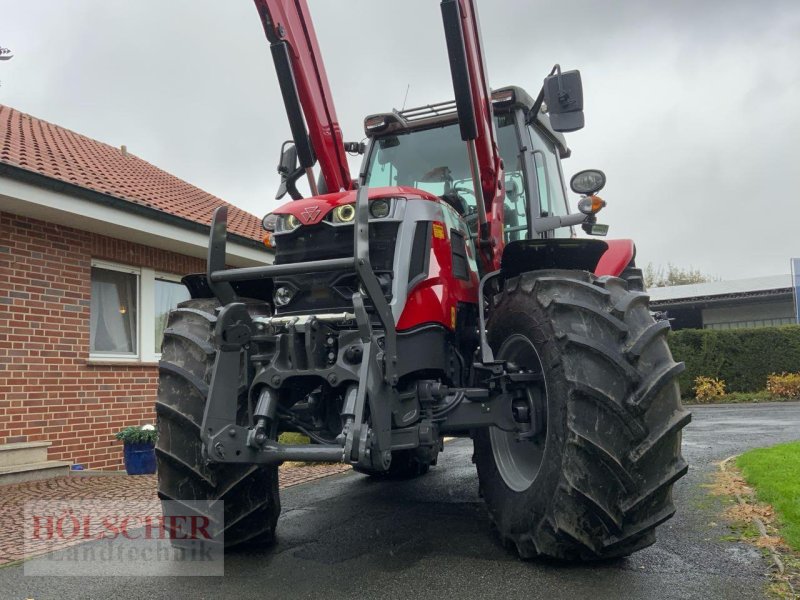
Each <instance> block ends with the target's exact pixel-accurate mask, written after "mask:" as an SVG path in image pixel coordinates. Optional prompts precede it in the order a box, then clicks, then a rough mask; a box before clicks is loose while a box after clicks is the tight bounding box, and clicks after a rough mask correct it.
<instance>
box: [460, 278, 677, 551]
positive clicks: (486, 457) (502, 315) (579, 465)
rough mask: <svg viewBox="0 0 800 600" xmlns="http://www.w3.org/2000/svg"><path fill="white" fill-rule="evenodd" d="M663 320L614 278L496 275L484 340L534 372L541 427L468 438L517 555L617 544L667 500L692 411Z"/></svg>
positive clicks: (651, 537)
mask: <svg viewBox="0 0 800 600" xmlns="http://www.w3.org/2000/svg"><path fill="white" fill-rule="evenodd" d="M668 329H669V325H668V324H667V323H663V322H662V323H656V322H654V321H653V319H652V317H651V315H650V312H649V310H648V302H647V296H646V295H645V294H644V293H641V292H636V291H629V290H628V288H627V285H626V283H625V282H624V281H622V280H621V279H617V278H613V277H603V278H596V277H594V276H593V275H591V274H589V273H586V272H575V271H539V272H535V273H526V274H524V275H521V276H519V277H516V278H513V279H510V280H509V281H507V282H506V287H505V290H504V291H503V292H502V293H501V294H500V295H499V297H497V298H496V300H495V304H494V307H493V309H492V311H491V313H490V317H489V323H488V336H489V342H490V344H491V345H492V348H493V349H494V351H495V353H496V354H497V356H498V358H501V359H504V360H508V361H510V362H513V363H515V364H517V366H519V367H522V368H524V369H525V370H529V371H534V372H540V373H541V374H542V376H543V377H542V379H543V383H539V384H532V385H538V386H539V387H538V389H537V390H534V391H535V392H536V394H535V395H537V394H538V395H539V396H541V397H542V398H543V399H544V400H543V401H542V406H541V414H540V415H539V417H538V418H539V421H540V422H539V424H538V428H537V429H538V430H539V434H538V435H537V436H534V437H533V439H532V440H530V441H517V440H516V438H515V434H513V433H504V432H500V431H499V430H494V429H491V430H490V429H483V430H478V431H477V432H476V433H475V436H474V444H475V461H476V465H477V469H478V476H479V481H480V487H481V492H482V495H483V497H484V499H485V501H486V503H487V505H488V509H489V514H490V517H491V520H492V522H493V524H494V526H495V527H496V529H497V531H498V533H499V535H500V537H501V538H502V539H503V541H504V542H505V543H508V544H510V545H512V546H514V547H516V549H517V551H518V552H519V554H520V556H521V557H523V558H532V557H536V556H548V557H553V558H558V559H565V560H597V559H606V558H615V557H621V556H626V555H628V554H631V553H632V552H635V551H637V550H640V549H642V548H644V547H646V546H649V545H651V544H652V543H653V542H654V541H655V529H656V527H657V526H658V525H660V524H661V523H663V522H664V521H666V520H667V519H669V518H670V517H671V516H672V515H673V513H674V512H675V508H674V506H673V504H672V485H673V483H674V482H675V481H676V480H677V479H679V478H680V477H681V476H683V475H684V474H685V473H686V471H687V465H686V462H685V461H684V460H683V457H682V456H681V452H680V446H681V429H682V428H683V427H684V426H685V425H686V424H687V423H688V422H689V420H690V414H689V413H688V412H687V411H684V410H683V407H682V406H681V402H680V393H679V390H678V386H677V382H676V377H677V375H678V374H679V373H680V372H681V371H682V368H683V365H682V363H676V362H675V361H673V360H672V355H671V354H670V351H669V348H668V346H667V343H666V335H665V334H666V332H667V331H668ZM539 396H536V397H539ZM532 412H533V411H532Z"/></svg>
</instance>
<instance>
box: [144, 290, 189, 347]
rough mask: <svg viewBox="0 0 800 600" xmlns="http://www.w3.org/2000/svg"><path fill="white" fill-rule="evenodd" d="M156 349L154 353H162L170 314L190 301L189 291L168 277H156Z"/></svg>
mask: <svg viewBox="0 0 800 600" xmlns="http://www.w3.org/2000/svg"><path fill="white" fill-rule="evenodd" d="M154 291H155V303H154V311H153V312H154V317H155V319H154V320H155V348H154V352H155V353H156V354H159V353H160V352H161V342H162V341H163V340H164V329H166V327H167V317H168V316H169V312H170V311H171V310H172V309H173V308H175V307H176V306H178V304H179V303H180V302H183V301H184V300H188V299H189V297H190V296H189V290H187V289H186V288H185V287H184V285H183V284H182V283H181V282H180V281H177V280H175V279H172V278H171V277H170V278H167V277H161V276H159V277H156V280H155V286H154Z"/></svg>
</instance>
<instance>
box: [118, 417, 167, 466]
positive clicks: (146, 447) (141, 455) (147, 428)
mask: <svg viewBox="0 0 800 600" xmlns="http://www.w3.org/2000/svg"><path fill="white" fill-rule="evenodd" d="M116 438H117V439H118V440H120V441H121V442H122V443H123V444H124V447H123V453H124V455H123V456H124V460H125V472H126V473H128V475H151V474H153V473H155V472H156V450H155V448H156V439H157V438H158V433H157V432H156V428H155V427H153V426H152V425H142V426H141V427H126V428H125V429H123V430H122V431H120V432H118V433H117V434H116Z"/></svg>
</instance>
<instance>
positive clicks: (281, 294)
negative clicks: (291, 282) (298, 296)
mask: <svg viewBox="0 0 800 600" xmlns="http://www.w3.org/2000/svg"><path fill="white" fill-rule="evenodd" d="M292 298H294V290H293V289H292V288H290V287H288V286H285V285H283V286H281V287H279V288H278V289H276V290H275V293H274V294H272V300H273V301H274V302H275V306H286V305H287V304H289V302H291V301H292Z"/></svg>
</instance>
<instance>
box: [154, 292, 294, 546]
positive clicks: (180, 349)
mask: <svg viewBox="0 0 800 600" xmlns="http://www.w3.org/2000/svg"><path fill="white" fill-rule="evenodd" d="M217 307H219V302H217V301H216V300H213V299H195V300H188V301H186V302H183V303H181V304H180V305H179V306H178V308H177V309H175V310H174V311H172V312H171V313H170V315H169V322H168V324H167V328H166V330H165V332H164V344H163V347H162V354H161V363H160V368H159V384H158V400H157V401H156V413H157V415H158V442H157V444H156V458H157V461H158V496H159V498H161V500H162V509H163V512H164V515H165V516H169V515H170V514H172V513H173V512H174V510H175V506H174V505H173V504H171V503H168V502H163V501H168V500H175V501H178V502H180V501H187V500H189V501H207V502H210V503H212V502H215V501H218V500H222V501H224V525H223V531H224V543H225V548H232V547H235V546H240V545H244V544H246V545H248V546H249V545H265V544H269V543H271V542H272V541H273V539H274V535H275V525H276V522H277V520H278V515H279V514H280V510H281V505H280V497H279V494H278V468H277V466H259V465H235V464H215V463H209V462H207V461H206V459H205V457H204V456H203V443H202V440H201V439H200V425H201V423H202V420H203V411H204V409H205V404H206V396H207V393H208V386H209V384H210V383H211V373H212V371H213V366H214V359H215V356H216V348H215V347H214V338H213V331H214V324H215V322H216V316H215V309H216V308H217ZM261 307H263V308H266V307H265V305H263V303H258V304H255V303H254V304H253V305H252V307H251V314H252V313H254V312H259V309H261V310H260V312H264V310H263V308H261ZM242 368H245V365H244V364H243V365H242ZM245 379H246V378H245V377H242V381H243V382H244V380H245ZM239 392H240V393H239V403H240V409H241V410H240V412H241V414H240V417H242V418H243V420H242V421H240V423H242V424H243V423H244V422H246V417H245V415H246V402H247V388H246V386H245V385H242V386H241V388H240V390H239ZM190 512H192V513H196V512H197V511H196V510H191V509H190ZM182 514H186V511H185V510H184V511H183V513H182ZM203 516H206V517H211V516H212V515H211V514H210V513H209V512H208V511H206V512H204V513H203ZM213 527H214V525H213V519H212V528H213ZM212 530H213V531H216V532H217V533H219V530H218V529H212Z"/></svg>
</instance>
